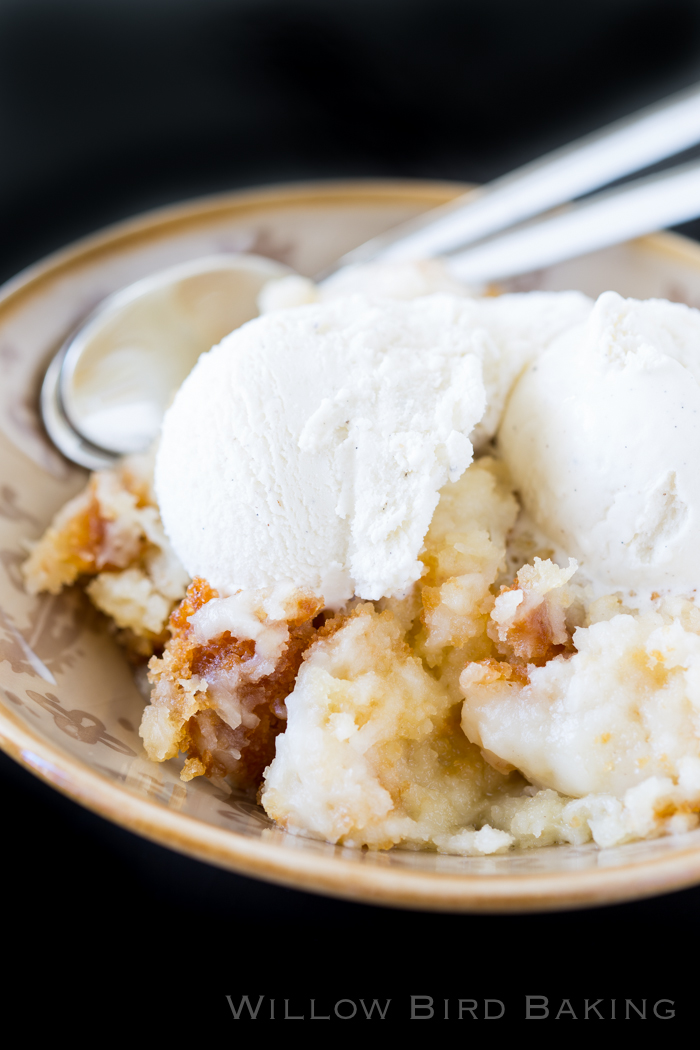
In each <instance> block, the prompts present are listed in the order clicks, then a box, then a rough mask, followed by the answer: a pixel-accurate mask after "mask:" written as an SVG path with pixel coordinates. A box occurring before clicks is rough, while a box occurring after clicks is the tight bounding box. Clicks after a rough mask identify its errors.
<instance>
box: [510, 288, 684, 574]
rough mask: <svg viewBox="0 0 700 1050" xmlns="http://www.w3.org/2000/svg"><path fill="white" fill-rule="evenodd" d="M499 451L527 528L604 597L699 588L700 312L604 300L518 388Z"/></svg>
mask: <svg viewBox="0 0 700 1050" xmlns="http://www.w3.org/2000/svg"><path fill="white" fill-rule="evenodd" d="M498 440H499V445H500V448H501V450H502V453H503V456H504V457H505V459H506V461H507V463H508V465H509V468H510V471H511V474H512V477H513V480H514V482H515V485H516V487H517V488H518V490H519V492H520V494H521V496H522V499H523V502H524V505H525V508H526V510H527V511H528V513H529V514H530V516H531V517H532V518H533V519H534V521H535V523H536V524H537V525H538V526H539V527H540V528H541V529H542V530H543V531H544V532H545V533H546V534H547V535H548V536H549V537H550V538H551V539H552V541H553V542H554V544H555V545H556V546H558V547H559V548H560V549H561V550H563V551H566V553H567V554H570V555H573V556H574V557H575V558H576V559H577V560H578V562H579V565H580V568H581V570H582V571H583V573H584V574H585V575H587V576H588V577H589V578H591V580H592V581H594V582H596V583H598V584H599V585H600V586H601V587H602V588H607V589H623V590H627V591H634V592H637V593H643V592H646V593H649V592H650V591H659V592H662V591H676V592H689V591H691V590H693V589H694V588H696V587H698V586H700V542H699V541H700V469H698V463H699V462H700V312H699V311H697V310H694V309H691V308H690V307H687V306H683V305H681V304H678V303H669V302H665V301H663V300H656V299H651V300H647V301H645V302H638V301H636V300H634V299H622V298H621V297H620V296H619V295H617V294H616V293H614V292H606V293H605V294H604V295H602V296H601V297H600V298H599V299H598V301H597V303H596V305H595V307H594V309H593V311H592V313H591V315H590V317H589V320H588V321H587V323H586V324H585V325H583V326H582V327H580V328H578V329H576V330H573V331H571V332H569V333H566V334H565V335H563V336H561V337H560V338H559V340H557V341H556V342H555V343H554V344H553V345H552V346H551V348H550V349H549V350H547V351H546V352H545V353H544V354H542V355H541V356H540V357H539V358H538V359H537V360H536V361H535V362H534V363H533V364H531V365H530V367H529V368H528V369H527V371H526V372H525V373H524V375H523V376H522V378H521V379H520V380H519V382H518V383H517V385H516V387H515V389H514V390H513V393H512V395H511V397H510V401H509V403H508V406H507V408H506V412H505V414H504V417H503V421H502V424H501V427H500V431H499V438H498Z"/></svg>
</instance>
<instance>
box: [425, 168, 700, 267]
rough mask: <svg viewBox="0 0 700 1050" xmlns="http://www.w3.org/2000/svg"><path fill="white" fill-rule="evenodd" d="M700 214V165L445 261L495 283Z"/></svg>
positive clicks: (603, 196) (599, 198)
mask: <svg viewBox="0 0 700 1050" xmlns="http://www.w3.org/2000/svg"><path fill="white" fill-rule="evenodd" d="M698 215H700V161H693V162H692V163H689V164H683V165H679V166H678V167H676V168H672V169H671V170H670V171H665V172H662V173H661V174H658V175H651V176H648V177H647V178H643V179H635V181H634V182H631V183H627V184H626V185H624V186H621V187H619V188H618V189H614V190H608V191H606V192H603V193H599V194H596V196H595V197H591V198H589V199H587V200H585V201H581V202H580V203H579V204H574V205H572V206H571V207H570V208H568V209H567V210H566V211H564V212H562V213H560V214H558V215H554V216H553V217H552V218H548V219H536V220H533V221H532V222H531V223H528V224H527V225H525V226H523V227H520V228H518V229H515V230H512V231H510V230H509V231H508V232H506V233H504V234H502V235H501V236H499V237H495V238H493V239H492V240H489V241H485V242H483V243H482V244H477V245H475V246H474V247H472V248H469V249H468V250H467V251H465V252H460V253H458V254H456V255H452V256H448V258H447V259H446V260H445V262H446V264H447V266H448V269H449V270H450V273H452V275H453V276H454V277H456V278H457V279H458V280H461V281H465V282H467V283H480V282H483V281H495V280H499V279H501V278H505V277H512V276H514V275H515V274H520V273H528V272H530V271H532V270H538V269H541V268H542V267H545V266H551V265H552V264H553V263H557V262H562V261H563V260H564V259H571V258H574V257H575V256H577V255H586V254H587V253H588V252H592V251H596V250H597V249H599V248H607V247H609V246H610V245H612V244H619V243H621V242H622V241H627V240H629V239H630V238H632V237H640V236H642V235H643V234H645V233H651V232H653V231H654V230H659V229H662V228H663V227H665V226H674V225H675V224H676V223H679V222H685V221H687V220H689V219H694V218H696V217H697V216H698Z"/></svg>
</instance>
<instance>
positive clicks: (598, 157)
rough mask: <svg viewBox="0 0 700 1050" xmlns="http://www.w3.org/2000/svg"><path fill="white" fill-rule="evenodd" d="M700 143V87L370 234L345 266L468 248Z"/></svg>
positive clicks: (352, 253)
mask: <svg viewBox="0 0 700 1050" xmlns="http://www.w3.org/2000/svg"><path fill="white" fill-rule="evenodd" d="M697 142H700V87H699V86H695V87H693V88H691V89H689V90H687V91H684V92H681V93H680V94H677V95H672V96H671V97H670V98H668V99H664V100H663V101H662V102H659V103H656V104H655V105H653V106H650V107H648V108H647V109H643V110H641V111H640V112H639V113H636V114H634V115H633V116H631V117H625V118H624V119H622V120H619V121H616V122H615V123H613V124H610V125H608V126H607V127H606V128H603V129H602V130H600V131H597V132H594V133H593V134H591V135H586V136H585V137H584V138H581V139H578V140H577V141H576V142H573V143H571V144H570V145H568V146H564V147H563V148H561V149H558V150H555V151H554V152H552V153H548V154H546V155H545V156H544V157H542V158H540V159H539V160H536V161H533V162H532V163H530V164H526V165H524V167H521V168H518V169H517V170H516V171H514V172H511V173H510V174H508V175H504V176H502V177H501V178H499V179H496V180H495V181H494V182H491V183H489V185H488V186H485V187H482V188H480V189H478V190H472V191H470V192H469V193H466V194H464V195H463V196H460V197H458V198H457V199H456V200H455V201H452V202H451V203H450V204H448V205H445V206H444V207H442V208H436V209H435V210H433V211H430V212H428V213H427V214H426V215H422V216H419V217H418V219H415V220H412V221H411V222H409V223H404V224H403V225H401V226H398V227H396V228H394V229H393V230H390V231H389V232H388V233H386V234H383V235H381V236H379V237H375V238H373V239H372V240H370V241H367V242H366V243H365V244H362V245H360V247H359V248H355V249H354V250H353V251H351V252H348V254H347V255H344V256H343V258H342V259H341V260H340V262H339V267H340V266H344V265H347V264H350V263H359V262H368V261H370V260H372V259H382V260H396V261H401V260H411V259H424V258H430V257H432V256H435V255H441V254H443V253H445V252H449V251H454V250H455V249H457V248H463V247H464V246H465V245H468V244H473V243H474V242H475V241H479V240H481V239H482V238H484V237H487V236H490V235H491V234H494V233H497V232H498V231H500V230H504V229H506V228H508V227H509V226H512V225H514V224H515V223H517V222H522V221H523V220H524V219H529V218H531V217H532V216H534V215H539V214H540V213H541V212H543V211H546V210H547V209H549V208H553V207H556V206H557V205H560V204H564V203H567V202H568V201H571V200H574V199H575V198H576V197H580V196H581V195H582V194H584V193H589V192H591V191H592V190H595V189H598V188H599V187H601V186H605V185H607V184H608V183H609V182H612V181H614V180H615V179H619V178H622V177H623V176H625V175H629V174H631V173H633V172H635V171H639V170H641V169H642V168H645V167H648V166H649V165H651V164H655V163H656V162H657V161H660V160H663V159H664V158H666V157H671V156H673V155H674V154H676V153H679V152H680V151H682V150H684V149H688V148H689V147H690V146H693V145H695V144H696V143H697ZM679 221H680V220H679ZM527 269H532V267H529V266H528V267H527Z"/></svg>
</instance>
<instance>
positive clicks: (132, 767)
mask: <svg viewBox="0 0 700 1050" xmlns="http://www.w3.org/2000/svg"><path fill="white" fill-rule="evenodd" d="M463 189H464V187H461V186H457V185H454V184H446V183H423V182H394V181H391V182H349V183H331V184H320V185H302V186H291V187H282V188H272V189H263V190H254V191H249V192H244V193H233V194H227V195H225V196H221V197H215V198H209V199H206V200H203V201H196V202H194V203H190V204H185V205H181V206H178V207H173V208H167V209H165V210H161V211H157V212H154V213H151V214H149V215H146V216H145V217H142V218H138V219H135V220H133V221H130V222H127V223H122V224H120V225H118V226H114V227H112V228H110V229H109V230H107V231H105V232H104V233H100V234H97V235H96V236H94V237H89V238H87V239H86V240H84V241H81V242H80V243H79V244H77V245H74V246H73V247H71V248H68V249H66V250H65V251H62V252H59V253H57V254H56V255H53V256H52V257H50V258H49V259H47V260H46V261H44V262H43V263H40V264H39V265H37V266H35V267H32V268H31V269H29V270H27V271H25V272H24V273H23V274H20V275H19V277H17V278H16V279H15V280H13V281H11V282H10V283H9V284H8V285H6V286H5V288H4V289H3V291H2V293H0V368H1V369H2V383H1V384H0V430H1V431H2V432H1V433H0V746H2V748H3V749H4V750H5V751H7V753H8V754H10V755H12V756H13V757H14V758H16V759H17V760H18V761H19V762H21V763H22V764H23V765H25V766H26V767H27V768H28V769H30V770H31V771H32V772H34V773H36V774H37V775H38V776H40V777H42V778H43V779H44V780H46V781H47V782H48V783H49V784H51V785H53V786H54V787H56V788H58V789H59V790H60V791H63V792H64V793H65V794H67V795H70V796H71V797H72V798H74V799H75V800H76V801H78V802H80V803H82V804H83V805H85V806H88V807H89V808H90V809H93V810H95V811H96V812H98V813H101V814H102V815H103V816H104V817H107V818H108V819H109V820H113V821H115V822H116V823H118V824H121V825H122V826H124V827H126V828H129V829H131V830H132V831H134V832H136V833H138V834H141V835H146V836H147V837H149V838H151V839H153V840H155V841H156V842H159V843H161V844H162V845H165V846H169V847H171V848H172V849H175V850H180V851H181V852H183V853H188V854H190V855H192V856H194V857H198V858H199V859H200V860H205V861H209V862H210V863H213V864H218V865H221V866H222V867H226V868H230V869H232V870H233V871H237V872H241V873H243V874H246V875H251V876H256V877H259V878H263V879H269V880H271V881H274V882H280V883H284V884H286V885H289V886H294V887H297V888H299V889H305V890H316V891H319V892H322V893H330V894H335V895H338V896H342V897H347V898H351V899H354V900H361V901H373V902H377V903H383V904H393V905H401V906H404V907H416V908H433V909H443V910H463V911H470V910H471V911H488V910H491V911H526V910H540V909H545V908H564V907H575V906H584V905H593V904H602V903H605V902H610V901H620V900H629V899H632V898H635V897H642V896H646V895H650V894H654V893H660V892H663V891H666V890H671V889H676V888H679V887H682V886H688V885H690V884H692V883H694V882H696V881H700V831H697V832H691V833H689V834H686V835H682V836H678V837H674V838H662V839H656V840H654V841H651V842H641V843H631V844H629V845H627V846H622V847H619V848H616V849H609V850H599V849H597V848H596V847H595V846H593V845H587V846H582V847H573V846H556V847H549V848H546V849H541V850H531V851H527V850H521V851H516V852H513V853H510V854H507V855H503V856H494V857H483V858H477V857H452V856H443V855H439V854H436V853H418V852H412V851H409V850H397V849H394V850H391V851H389V852H384V853H378V852H367V851H363V850H355V849H350V848H347V847H340V846H331V845H328V844H326V843H323V842H316V841H313V840H310V839H304V838H299V837H296V836H294V835H288V834H286V833H285V832H283V831H281V830H279V829H278V828H277V827H275V826H274V825H273V824H272V822H271V821H270V820H268V818H267V817H266V816H265V814H264V812H263V811H262V810H261V809H260V808H258V807H257V806H256V805H255V804H254V803H252V802H251V801H250V800H249V799H247V798H245V797H243V796H241V795H236V794H233V795H225V794H224V793H222V792H221V791H219V790H217V788H216V787H214V786H213V785H212V784H211V783H209V782H208V781H206V780H205V779H204V778H201V777H200V778H198V779H196V780H193V781H190V782H189V783H187V784H184V783H182V781H180V779H179V776H178V773H179V767H180V763H179V762H178V761H176V760H172V761H170V762H168V763H165V764H163V765H156V764H154V763H151V762H149V761H148V760H147V759H146V757H145V755H144V753H143V750H142V748H141V741H140V738H139V736H138V732H137V729H138V725H139V722H140V717H141V711H142V708H143V700H142V698H141V696H140V694H139V692H138V689H137V688H136V685H135V684H134V680H133V678H132V674H131V671H130V669H129V667H128V665H127V663H126V661H125V659H124V658H123V656H122V655H121V653H120V651H119V650H118V648H117V647H116V645H115V644H114V643H113V642H112V640H111V639H110V637H109V635H108V634H107V633H106V631H105V627H104V622H103V621H102V620H101V619H100V618H99V617H98V616H97V615H96V614H95V612H94V610H93V609H92V607H91V606H90V605H89V604H88V603H87V601H86V600H85V599H84V598H83V596H82V594H81V593H80V592H79V591H77V590H69V591H67V592H65V593H63V594H61V595H60V596H58V597H50V596H47V595H42V596H40V597H38V598H32V597H29V596H28V595H27V594H25V592H24V589H23V586H22V580H21V577H20V574H19V565H20V563H21V561H22V560H23V558H24V556H25V553H24V548H23V542H24V541H26V539H34V538H36V537H38V536H39V535H40V534H41V533H42V532H43V530H44V528H45V527H46V525H47V524H48V522H49V520H50V518H51V517H52V515H53V514H54V513H55V511H56V510H57V509H58V508H59V507H60V506H61V505H62V504H63V503H64V502H65V501H66V500H67V499H68V498H69V497H70V496H72V495H74V494H75V493H76V492H77V491H78V490H79V489H80V488H81V487H82V485H83V484H84V482H85V475H84V473H83V472H82V471H80V470H78V469H77V468H74V467H71V466H70V465H69V464H68V463H66V461H65V460H63V459H62V458H61V457H60V456H59V455H58V454H57V453H56V452H55V451H54V450H53V448H52V447H51V445H50V444H49V443H48V441H47V439H46V438H45V436H44V434H43V432H42V429H41V426H40V424H39V420H38V415H37V395H38V388H39V382H40V379H41V376H42V374H43V370H44V368H45V367H46V364H47V362H48V360H49V359H50V357H51V356H52V355H53V353H54V352H55V351H56V349H57V348H58V347H59V346H60V345H61V343H62V342H63V340H64V339H65V337H66V335H67V334H68V333H69V332H70V331H71V329H72V328H73V327H74V326H75V325H76V324H77V322H79V321H80V320H81V319H82V318H83V317H85V315H86V314H88V313H89V312H90V310H91V309H92V308H93V307H94V306H95V305H96V304H97V303H98V302H99V301H100V300H101V299H103V298H104V297H105V296H107V295H109V294H110V293H111V292H113V291H115V290H117V289H119V288H122V287H124V286H125V285H127V284H130V283H131V282H132V281H135V280H136V279H137V278H140V277H143V276H145V275H147V274H150V273H152V272H154V271H155V270H159V269H162V268H164V267H166V266H170V265H172V264H174V263H178V262H182V261H185V260H187V259H191V258H196V257H197V256H203V255H210V254H213V253H216V252H221V251H224V252H226V251H238V252H239V251H251V252H256V253H258V254H261V255H267V256H270V257H272V258H274V259H278V260H280V261H282V262H284V263H287V264H288V265H290V266H292V267H293V268H294V269H295V270H298V271H299V272H300V273H303V274H314V273H316V272H317V271H319V270H321V269H322V268H323V267H324V266H327V265H328V264H330V263H331V262H332V261H333V260H335V259H336V258H337V257H338V256H340V255H341V254H342V253H343V252H345V251H347V250H349V249H350V248H352V247H354V246H355V245H357V244H359V243H360V242H362V241H364V240H366V239H367V238H369V237H370V236H372V235H374V234H377V233H379V232H381V231H383V230H385V229H388V228H389V227H391V226H394V225H395V224H397V223H399V222H401V221H402V220H404V219H408V218H410V217H411V216H413V215H416V214H418V213H419V212H421V211H424V210H426V209H427V208H430V207H434V206H435V205H438V204H442V203H444V202H445V201H447V200H450V199H451V198H452V197H454V196H455V195H456V194H457V193H460V192H462V191H463ZM511 288H517V289H518V290H530V289H533V288H545V289H565V288H578V289H580V290H581V291H584V292H587V293H588V294H589V295H592V296H595V295H598V294H599V293H600V292H602V291H604V290H606V289H608V288H612V289H615V290H616V291H618V292H620V293H621V294H623V295H628V296H635V297H639V298H646V297H649V296H660V297H663V298H667V299H674V300H679V301H682V302H686V303H690V304H691V305H700V248H699V247H697V246H696V245H695V244H693V243H691V242H689V241H686V240H684V239H683V238H681V237H676V236H672V235H667V234H664V235H658V236H654V237H647V238H644V239H642V240H638V241H635V242H632V243H629V244H626V245H622V246H620V247H616V248H612V249H608V250H606V251H604V252H598V253H595V254H592V255H589V256H587V257H585V258H582V259H578V260H575V261H573V262H570V263H566V264H562V265H560V266H556V267H553V268H551V269H549V270H546V271H543V272H540V273H537V274H532V275H529V276H528V277H527V278H523V279H520V280H518V281H517V282H512V283H511Z"/></svg>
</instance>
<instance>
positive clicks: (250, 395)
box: [156, 293, 590, 605]
mask: <svg viewBox="0 0 700 1050" xmlns="http://www.w3.org/2000/svg"><path fill="white" fill-rule="evenodd" d="M589 310H590V303H589V300H587V299H586V298H585V296H582V295H579V294H577V293H564V294H559V295H554V294H544V293H540V294H536V295H530V296H527V295H512V296H502V297H501V298H498V299H484V300H474V299H469V298H464V297H458V296H454V295H447V294H435V295H427V296H422V297H419V298H416V299H413V300H400V299H389V298H376V297H373V296H368V295H352V296H349V297H342V298H338V299H333V298H330V297H329V298H328V300H327V301H326V302H323V303H319V304H313V305H306V306H300V307H297V308H295V309H283V310H277V311H273V312H271V313H268V314H266V315H265V316H263V317H261V318H259V319H257V320H255V321H253V322H250V323H249V324H247V325H244V326H243V327H242V328H240V329H238V330H237V331H235V332H233V333H232V334H231V335H230V336H228V337H227V338H226V339H225V340H224V341H223V342H222V343H221V344H220V345H219V346H218V347H216V348H214V350H212V351H211V352H210V353H209V354H206V355H204V356H203V357H202V358H201V359H200V361H199V363H198V365H197V366H196V368H195V369H194V371H193V372H192V373H191V375H190V376H189V378H188V379H187V380H186V382H185V383H184V384H183V386H182V388H181V389H180V391H179V393H178V395H177V397H176V399H175V402H174V404H173V406H172V407H171V409H170V410H169V412H168V413H167V416H166V419H165V423H164V426H163V432H162V438H161V445H160V451H159V455H158V460H157V466H156V491H157V495H158V502H159V506H160V509H161V513H162V515H163V521H164V524H165V528H166V531H167V533H168V535H169V537H170V539H171V541H172V543H173V546H174V548H175V551H176V552H177V554H178V556H179V557H180V559H181V561H182V563H183V564H184V566H185V568H186V569H187V570H188V572H189V573H190V575H192V576H195V575H199V576H203V577H205V578H206V579H207V580H208V581H209V582H210V583H211V584H212V586H215V587H216V588H217V589H218V590H219V591H220V592H221V593H230V592H232V591H235V590H238V589H250V588H253V589H255V588H265V587H275V586H280V585H284V584H285V583H288V584H289V585H290V586H291V585H294V586H296V587H300V588H303V589H307V590H311V591H313V592H314V593H316V594H322V595H323V596H324V597H325V599H326V602H327V603H328V604H330V605H339V604H342V602H344V601H345V600H347V599H348V598H350V597H352V596H353V595H356V596H358V597H361V598H366V599H372V600H376V599H379V598H382V597H387V596H396V595H401V594H403V593H404V592H405V591H406V590H407V589H408V588H409V587H410V586H411V585H412V584H413V583H414V582H415V581H416V580H417V579H418V578H419V576H420V574H421V571H422V570H421V566H420V564H419V562H418V555H419V552H420V550H421V546H422V543H423V539H424V537H425V534H426V532H427V530H428V526H429V525H430V521H431V518H432V516H433V512H434V510H435V507H436V505H437V502H438V496H439V491H440V489H441V488H442V486H443V485H444V484H445V483H446V482H447V481H448V479H449V480H451V481H455V480H456V479H457V478H459V477H460V475H461V474H462V472H463V471H464V470H465V468H466V467H467V466H468V465H469V463H470V462H471V459H472V445H473V444H474V443H476V444H478V445H483V444H484V443H485V442H486V441H488V439H489V438H490V437H491V436H492V435H493V433H494V431H495V429H496V426H497V424H498V421H499V417H500V413H501V411H502V407H503V403H504V401H505V398H506V395H507V392H508V389H509V387H510V385H511V384H512V382H513V380H514V378H515V377H516V376H517V375H518V373H519V372H520V371H521V369H522V368H523V367H524V365H525V364H526V363H527V362H528V361H529V360H531V359H532V358H533V357H534V356H536V354H537V353H539V352H540V351H541V350H542V348H544V347H546V346H547V345H548V344H549V342H551V341H552V339H553V338H554V337H555V336H557V335H558V334H559V333H560V332H561V331H563V330H564V329H566V328H568V327H570V326H571V325H572V324H576V323H577V322H579V321H581V320H582V319H583V318H584V317H585V316H587V314H588V312H589Z"/></svg>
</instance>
